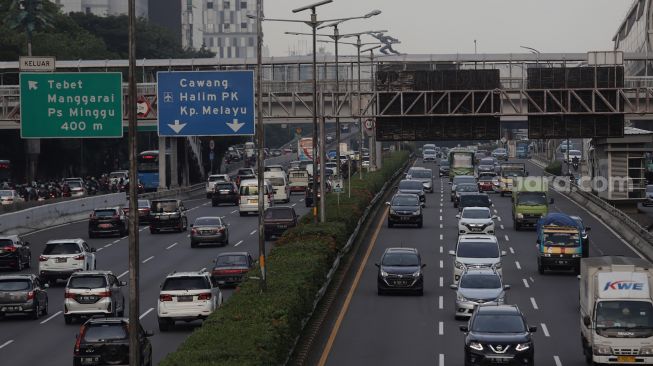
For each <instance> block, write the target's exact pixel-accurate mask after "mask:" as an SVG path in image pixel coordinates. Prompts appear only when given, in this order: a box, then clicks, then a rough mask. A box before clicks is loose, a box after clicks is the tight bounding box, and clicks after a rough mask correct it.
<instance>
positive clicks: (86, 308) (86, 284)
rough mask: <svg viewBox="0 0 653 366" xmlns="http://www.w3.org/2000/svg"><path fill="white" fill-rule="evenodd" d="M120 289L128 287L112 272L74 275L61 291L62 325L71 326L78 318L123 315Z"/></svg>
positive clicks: (122, 300) (83, 272)
mask: <svg viewBox="0 0 653 366" xmlns="http://www.w3.org/2000/svg"><path fill="white" fill-rule="evenodd" d="M123 286H127V283H126V282H124V281H120V280H118V278H117V277H116V276H115V275H114V274H113V273H112V272H111V271H82V272H76V273H73V274H72V275H71V276H70V278H69V279H68V283H67V284H66V289H65V292H64V305H63V309H64V315H63V316H64V321H65V323H66V324H70V323H72V321H73V319H74V317H78V316H79V317H81V316H92V315H96V314H101V315H105V316H119V317H122V316H124V314H125V296H124V294H123V292H122V287H123Z"/></svg>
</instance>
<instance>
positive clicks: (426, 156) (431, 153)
mask: <svg viewBox="0 0 653 366" xmlns="http://www.w3.org/2000/svg"><path fill="white" fill-rule="evenodd" d="M437 161H438V154H437V153H436V152H435V150H431V149H428V150H424V152H423V153H422V162H423V163H426V162H432V163H435V162H437Z"/></svg>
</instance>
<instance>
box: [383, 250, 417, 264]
mask: <svg viewBox="0 0 653 366" xmlns="http://www.w3.org/2000/svg"><path fill="white" fill-rule="evenodd" d="M381 264H382V265H384V266H388V267H415V266H419V257H418V256H417V255H416V254H413V253H387V254H386V255H384V256H383V262H382V263H381Z"/></svg>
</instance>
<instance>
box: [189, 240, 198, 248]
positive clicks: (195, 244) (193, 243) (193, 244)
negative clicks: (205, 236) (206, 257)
mask: <svg viewBox="0 0 653 366" xmlns="http://www.w3.org/2000/svg"><path fill="white" fill-rule="evenodd" d="M190 247H191V248H197V243H195V242H194V241H192V240H191V241H190Z"/></svg>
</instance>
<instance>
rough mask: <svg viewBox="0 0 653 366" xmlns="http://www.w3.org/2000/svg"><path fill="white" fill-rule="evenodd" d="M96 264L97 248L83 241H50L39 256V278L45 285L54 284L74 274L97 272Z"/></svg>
mask: <svg viewBox="0 0 653 366" xmlns="http://www.w3.org/2000/svg"><path fill="white" fill-rule="evenodd" d="M95 264H96V258H95V248H91V247H89V246H88V244H86V242H85V241H84V240H83V239H59V240H49V241H48V242H47V243H45V249H43V254H41V255H40V256H39V276H40V277H41V280H42V281H43V282H44V283H48V282H51V283H54V282H56V280H58V279H68V277H70V275H72V274H73V273H74V272H80V271H90V270H95Z"/></svg>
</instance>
